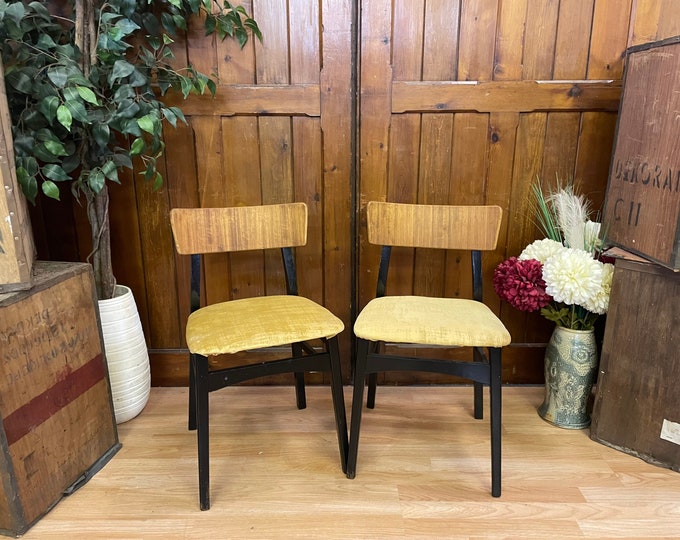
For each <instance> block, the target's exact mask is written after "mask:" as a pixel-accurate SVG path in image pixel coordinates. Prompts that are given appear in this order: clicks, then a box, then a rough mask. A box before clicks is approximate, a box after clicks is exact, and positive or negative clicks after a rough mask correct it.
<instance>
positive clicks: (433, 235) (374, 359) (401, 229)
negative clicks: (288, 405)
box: [347, 201, 510, 497]
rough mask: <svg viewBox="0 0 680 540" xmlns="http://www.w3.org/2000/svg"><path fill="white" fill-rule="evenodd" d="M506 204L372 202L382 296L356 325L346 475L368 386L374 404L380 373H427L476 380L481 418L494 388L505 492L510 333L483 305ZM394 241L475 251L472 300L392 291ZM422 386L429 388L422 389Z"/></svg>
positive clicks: (496, 453) (497, 458) (495, 448)
mask: <svg viewBox="0 0 680 540" xmlns="http://www.w3.org/2000/svg"><path fill="white" fill-rule="evenodd" d="M501 217H502V209H501V208H500V207H498V206H443V205H441V206H436V205H417V204H398V203H387V202H375V201H373V202H369V203H368V207H367V224H368V241H369V242H370V243H371V244H378V245H382V246H383V247H382V253H381V259H380V267H379V270H378V284H377V291H376V298H375V299H373V300H371V301H370V302H369V303H368V304H367V305H366V306H365V307H364V309H363V310H361V312H360V314H359V316H358V317H357V319H356V321H355V324H354V334H355V335H356V337H357V357H356V365H355V369H354V376H353V378H354V395H353V401H352V417H351V423H350V442H349V455H348V461H347V477H348V478H354V477H355V474H356V463H357V452H358V446H359V428H360V425H361V413H362V405H363V403H362V400H363V394H364V384H365V381H366V378H367V376H368V387H369V390H368V400H367V406H368V407H369V408H373V407H374V406H375V392H376V384H377V373H378V372H384V371H425V372H434V373H443V374H448V375H457V376H459V377H463V378H465V379H468V380H471V381H473V386H474V417H475V418H478V419H481V418H482V416H483V402H482V398H483V386H484V385H488V386H489V388H490V392H489V393H490V416H491V419H490V425H491V494H492V495H493V496H494V497H499V496H500V494H501V348H502V347H504V346H505V345H508V344H509V343H510V334H509V333H508V331H507V330H506V328H505V327H504V326H503V323H502V322H501V321H500V320H499V319H498V318H497V317H496V315H494V313H493V312H492V311H491V310H490V309H489V308H488V307H487V306H486V305H484V304H483V303H482V265H481V251H483V250H493V249H495V247H496V242H497V239H498V232H499V230H500V224H501ZM393 246H401V247H408V248H435V249H454V250H468V251H470V252H471V261H472V292H473V293H472V295H471V296H472V298H471V299H466V298H435V297H425V296H386V295H385V294H386V292H387V274H388V267H389V262H390V254H391V250H392V247H393ZM386 343H402V344H419V345H430V346H443V347H471V348H472V350H473V361H470V362H466V361H458V360H441V359H428V358H422V357H408V356H398V355H390V354H384V345H385V344H386ZM423 391H426V390H424V389H423Z"/></svg>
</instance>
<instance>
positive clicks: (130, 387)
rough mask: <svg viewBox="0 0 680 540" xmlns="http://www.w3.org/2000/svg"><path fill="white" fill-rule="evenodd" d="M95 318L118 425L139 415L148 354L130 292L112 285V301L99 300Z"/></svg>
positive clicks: (148, 372)
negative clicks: (96, 317)
mask: <svg viewBox="0 0 680 540" xmlns="http://www.w3.org/2000/svg"><path fill="white" fill-rule="evenodd" d="M99 316H100V319H101V325H102V336H103V338H104V352H105V354H106V361H107V364H108V367H109V379H110V381H111V395H112V398H113V411H114V413H115V416H116V423H117V424H122V423H123V422H127V421H128V420H131V419H132V418H134V417H135V416H137V415H138V414H139V413H140V412H142V410H143V409H144V406H145V405H146V403H147V401H148V400H149V391H150V388H151V369H150V366H149V353H148V350H147V347H146V340H145V339H144V331H143V330H142V323H141V321H140V319H139V312H138V311H137V304H136V303H135V298H134V296H133V294H132V291H131V290H130V289H129V288H128V287H125V286H124V285H116V289H115V293H114V296H113V298H110V299H107V300H99Z"/></svg>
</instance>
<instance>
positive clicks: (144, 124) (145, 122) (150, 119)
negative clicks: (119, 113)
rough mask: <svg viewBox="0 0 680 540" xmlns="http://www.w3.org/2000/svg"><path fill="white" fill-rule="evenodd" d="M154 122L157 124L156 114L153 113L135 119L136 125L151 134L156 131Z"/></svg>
mask: <svg viewBox="0 0 680 540" xmlns="http://www.w3.org/2000/svg"><path fill="white" fill-rule="evenodd" d="M156 124H157V119H156V116H155V115H153V114H146V115H144V116H142V117H141V118H138V119H137V125H138V126H139V127H140V128H141V129H142V130H143V131H146V132H147V133H151V134H152V135H153V134H154V133H155V132H156Z"/></svg>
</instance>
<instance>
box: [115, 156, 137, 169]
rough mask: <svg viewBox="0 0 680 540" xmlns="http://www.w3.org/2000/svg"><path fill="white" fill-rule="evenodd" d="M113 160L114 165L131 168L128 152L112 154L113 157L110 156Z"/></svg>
mask: <svg viewBox="0 0 680 540" xmlns="http://www.w3.org/2000/svg"><path fill="white" fill-rule="evenodd" d="M111 159H112V160H113V162H114V163H115V165H116V167H119V168H120V167H127V168H128V169H132V160H131V159H130V154H128V153H125V154H113V157H112V158H111Z"/></svg>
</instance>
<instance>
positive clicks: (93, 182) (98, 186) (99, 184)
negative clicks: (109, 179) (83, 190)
mask: <svg viewBox="0 0 680 540" xmlns="http://www.w3.org/2000/svg"><path fill="white" fill-rule="evenodd" d="M105 182H106V177H105V176H104V173H103V172H102V170H101V169H100V168H95V169H92V170H91V171H90V175H89V176H88V177H87V185H88V186H89V187H90V189H91V190H92V191H94V192H95V193H99V192H100V191H101V190H102V188H103V187H104V183H105Z"/></svg>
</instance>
